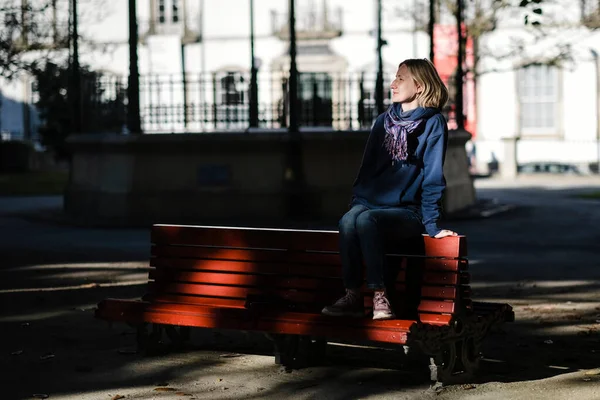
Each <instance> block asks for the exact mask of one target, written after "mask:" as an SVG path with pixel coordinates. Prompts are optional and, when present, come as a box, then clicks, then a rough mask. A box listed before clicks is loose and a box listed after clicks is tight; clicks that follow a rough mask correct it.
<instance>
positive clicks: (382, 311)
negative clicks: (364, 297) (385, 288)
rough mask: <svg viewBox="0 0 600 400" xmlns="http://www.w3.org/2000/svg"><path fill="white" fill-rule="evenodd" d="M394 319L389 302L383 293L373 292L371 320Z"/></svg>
mask: <svg viewBox="0 0 600 400" xmlns="http://www.w3.org/2000/svg"><path fill="white" fill-rule="evenodd" d="M393 318H396V315H394V311H392V306H391V305H390V301H389V300H388V299H387V297H386V296H385V292H375V294H374V295H373V319H393Z"/></svg>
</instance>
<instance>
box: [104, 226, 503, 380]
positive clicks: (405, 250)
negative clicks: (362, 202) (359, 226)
mask: <svg viewBox="0 0 600 400" xmlns="http://www.w3.org/2000/svg"><path fill="white" fill-rule="evenodd" d="M397 243H400V241H396V244H394V240H393V238H390V245H389V249H390V250H389V253H388V255H387V257H388V261H389V266H390V271H391V274H393V276H395V279H392V280H391V282H394V281H395V288H393V289H395V291H394V296H393V300H392V301H393V303H394V306H395V309H396V312H397V315H398V319H395V320H388V321H373V320H372V319H371V318H370V316H369V315H367V314H365V318H364V319H363V318H358V319H357V318H334V317H327V316H324V315H321V314H320V310H321V309H322V307H323V306H324V305H326V304H329V303H331V302H332V301H334V300H335V299H336V298H337V297H339V296H340V294H342V292H343V285H342V280H341V266H340V260H339V255H338V253H337V251H338V233H337V232H336V231H314V230H311V231H309V230H287V229H256V228H233V227H208V226H176V225H154V226H153V228H152V257H151V259H150V266H151V267H153V268H152V269H151V270H150V273H149V283H148V292H147V294H146V295H145V296H144V297H143V298H142V299H141V300H139V301H131V300H119V299H106V300H104V301H102V302H100V303H99V305H98V308H97V310H96V317H97V318H101V319H104V320H108V321H122V322H126V323H129V324H133V325H134V326H137V327H138V345H139V346H140V347H142V348H148V346H151V345H153V344H156V343H157V342H158V341H159V340H160V339H161V338H162V334H163V332H165V333H166V334H167V336H168V337H169V338H170V339H171V340H172V341H175V342H181V341H183V340H186V339H188V338H189V327H202V328H219V329H236V330H249V331H252V330H253V331H262V332H265V333H267V334H269V336H270V337H271V338H272V339H273V340H274V342H275V352H276V354H275V355H276V362H278V363H281V364H283V365H285V366H287V367H300V366H304V365H307V364H310V363H312V362H315V361H317V360H318V359H320V358H321V357H322V356H323V354H324V350H325V347H326V341H327V340H342V341H344V340H351V341H356V340H359V341H364V340H366V341H371V342H384V343H394V344H401V345H407V346H411V345H418V347H419V348H420V349H421V350H422V351H423V352H424V353H425V354H427V355H429V356H430V357H431V365H430V369H431V377H432V379H433V380H437V381H440V382H442V383H444V384H447V383H452V382H458V381H464V380H468V379H470V378H471V376H472V374H473V373H474V372H475V371H476V369H477V367H478V363H479V346H480V344H481V341H482V340H483V338H484V337H485V336H486V333H487V332H488V330H489V329H490V328H491V327H492V326H493V325H494V324H496V323H499V322H504V321H512V320H513V318H514V315H513V312H512V308H511V307H510V306H509V305H507V304H498V303H478V302H473V301H472V300H471V291H470V287H469V279H470V278H469V272H468V260H467V258H466V255H467V246H466V244H467V243H466V237H464V236H458V237H447V238H444V239H431V238H429V237H426V236H423V237H422V238H419V239H418V240H417V241H415V242H413V243H404V245H402V246H400V245H398V244H397ZM390 289H392V288H390ZM371 302H372V298H370V297H368V295H367V297H365V307H366V309H368V307H370V306H371ZM148 326H152V330H151V332H148V331H147V330H146V329H147V327H148Z"/></svg>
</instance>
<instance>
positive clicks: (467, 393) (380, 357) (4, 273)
mask: <svg viewBox="0 0 600 400" xmlns="http://www.w3.org/2000/svg"><path fill="white" fill-rule="evenodd" d="M477 187H478V195H479V196H480V197H485V198H495V199H497V200H498V201H499V202H501V203H507V204H514V205H517V206H518V207H517V209H516V210H514V211H511V212H509V213H506V214H502V215H497V216H495V217H492V218H489V219H480V220H462V221H451V222H449V223H448V227H450V228H453V229H456V230H457V231H459V232H461V233H464V234H467V235H468V238H469V252H470V264H471V272H472V275H473V279H474V285H473V286H474V292H475V296H476V297H477V298H478V299H491V300H498V301H509V302H510V303H511V304H513V305H514V306H515V310H516V313H517V322H516V323H515V324H510V325H507V326H506V327H505V328H504V329H503V331H502V332H500V333H497V334H495V335H493V336H491V337H490V340H489V343H488V344H487V345H486V348H485V349H484V355H485V357H486V358H485V360H484V362H483V365H482V377H481V379H482V382H481V383H478V384H477V385H475V386H474V387H462V388H461V387H452V388H449V389H447V390H444V391H443V392H441V393H438V394H436V393H434V392H432V391H429V390H428V387H429V384H428V382H427V379H426V377H425V376H424V375H423V374H422V371H420V370H417V369H415V368H403V369H402V368H400V369H399V366H400V365H401V364H402V362H403V361H402V360H400V359H398V357H397V356H396V355H395V354H396V353H393V352H390V351H389V350H373V349H361V348H351V347H350V348H349V347H345V346H330V350H331V351H330V353H331V354H330V356H329V359H328V364H327V365H325V366H323V367H319V368H308V369H306V370H302V371H295V372H293V373H292V374H285V373H281V372H280V371H279V370H278V369H277V367H276V366H274V365H273V364H272V358H271V357H269V356H268V353H269V351H270V347H269V346H270V344H269V343H268V342H266V341H265V340H264V339H263V338H262V337H260V336H258V335H252V334H248V335H246V334H243V333H233V334H231V333H227V332H214V331H208V330H205V331H197V332H196V331H195V332H194V346H195V347H196V350H195V351H188V352H184V353H178V354H170V355H167V356H163V357H160V358H144V357H141V356H138V355H133V354H129V352H128V351H123V350H124V349H125V350H127V349H130V348H131V346H133V344H134V343H135V341H134V337H133V335H132V331H131V329H129V328H127V327H126V326H115V328H113V329H112V330H109V329H107V328H106V325H105V324H104V323H102V322H100V321H95V320H94V319H93V318H92V313H93V307H94V305H95V304H96V303H97V302H98V301H99V300H101V299H103V298H105V297H109V296H110V297H130V298H134V297H136V296H139V295H141V294H142V293H143V292H144V284H143V282H144V280H145V274H146V268H147V258H148V252H149V235H148V231H147V230H144V229H86V228H81V227H74V226H70V225H67V224H61V223H56V222H55V218H50V219H45V218H43V215H44V213H46V212H47V213H49V214H50V213H57V212H58V211H59V210H60V208H61V207H62V205H61V199H60V198H56V197H48V198H0V227H1V229H0V332H2V337H3V340H2V341H1V342H0V370H1V371H3V372H2V373H1V374H0V398H2V399H4V398H6V399H20V398H30V396H31V394H33V393H46V394H49V395H50V396H51V397H50V398H51V399H55V398H56V399H90V400H91V399H111V398H113V397H114V396H116V395H123V396H125V395H127V396H128V397H127V398H128V399H150V398H161V399H167V398H169V399H170V398H173V399H175V398H196V399H217V398H223V399H225V398H227V399H237V398H257V399H258V398H274V399H275V398H281V397H283V396H285V397H288V398H290V399H308V398H319V399H321V398H331V399H346V398H373V399H385V398H394V399H396V398H406V399H409V398H410V399H430V398H431V399H433V398H436V399H463V398H464V399H470V398H472V399H496V398H503V399H505V398H511V399H513V398H514V399H529V398H539V397H542V396H544V397H546V398H548V399H555V398H558V399H560V398H565V399H566V398H569V396H572V397H573V398H577V399H597V398H600V370H592V371H587V375H586V371H579V370H580V369H582V370H589V369H593V368H597V367H600V361H598V360H599V358H598V357H597V354H596V353H597V352H600V333H599V331H600V323H598V322H599V321H600V290H599V289H600V261H599V260H600V258H599V257H598V256H599V255H600V245H599V243H600V228H599V226H600V201H591V200H581V199H578V198H576V197H574V196H575V195H576V194H577V193H582V192H586V191H590V190H600V178H578V177H571V176H569V177H533V178H531V177H530V178H523V179H519V180H518V181H517V182H504V181H499V180H480V181H477ZM40 210H46V211H43V212H40ZM119 350H121V351H119ZM13 353H14V354H13ZM594 371H595V372H594ZM33 376H35V379H33ZM25 377H30V378H31V379H29V378H28V379H25ZM485 382H490V383H485ZM491 382H501V383H491ZM165 383H167V384H168V387H169V388H175V389H177V391H180V392H181V394H182V395H183V394H186V395H189V396H181V395H176V393H175V391H173V392H167V391H165V392H160V391H156V390H155V389H157V388H159V387H163V386H159V385H161V384H165ZM467 389H468V390H467Z"/></svg>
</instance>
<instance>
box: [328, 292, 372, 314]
mask: <svg viewBox="0 0 600 400" xmlns="http://www.w3.org/2000/svg"><path fill="white" fill-rule="evenodd" d="M364 307H365V306H364V302H363V298H362V296H361V294H360V292H359V291H358V290H349V289H346V295H345V296H344V297H342V298H340V299H339V300H338V301H336V302H335V303H333V304H332V305H330V306H326V307H325V308H323V310H322V311H321V313H322V314H324V315H329V316H332V317H364V316H365V308H364Z"/></svg>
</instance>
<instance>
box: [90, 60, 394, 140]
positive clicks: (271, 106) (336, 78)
mask: <svg viewBox="0 0 600 400" xmlns="http://www.w3.org/2000/svg"><path fill="white" fill-rule="evenodd" d="M98 84H99V85H100V86H101V87H102V89H101V90H100V91H99V93H100V95H101V96H103V97H102V99H101V101H99V102H98V104H101V105H102V106H99V109H98V111H99V112H100V111H101V109H102V108H106V107H105V105H106V104H110V107H112V108H114V107H115V106H117V105H119V104H120V105H121V106H122V107H123V109H124V107H125V104H126V102H125V101H120V100H121V99H123V93H124V88H125V87H126V78H123V77H116V76H111V77H103V80H101V81H99V82H98ZM257 87H258V115H259V126H258V128H264V129H273V128H286V127H287V126H288V124H289V112H290V104H289V97H288V93H289V76H288V74H287V73H284V72H268V73H259V74H258V84H257ZM386 92H387V93H386V94H387V97H386V98H385V99H384V106H385V107H387V106H388V105H389V104H391V98H390V97H389V95H390V93H389V91H386ZM249 93H250V74H249V73H246V72H235V71H234V72H232V71H223V72H213V73H205V74H186V75H185V76H184V75H146V76H141V77H140V114H141V121H142V128H143V131H144V132H147V133H152V132H167V133H185V132H208V131H228V130H245V129H247V128H248V127H249V125H250V118H249V115H250V103H249V100H250V96H249ZM297 101H298V102H297V107H296V109H297V110H298V117H299V124H300V126H301V127H319V128H321V129H322V128H326V129H327V128H328V129H333V130H356V129H364V128H369V127H370V126H371V125H372V123H373V120H374V119H375V117H376V116H377V106H376V102H375V73H372V74H366V73H362V74H351V73H346V74H329V73H300V75H299V77H298V100H297ZM112 108H111V109H112ZM119 115H121V114H119ZM122 115H123V124H125V113H123V114H122Z"/></svg>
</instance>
